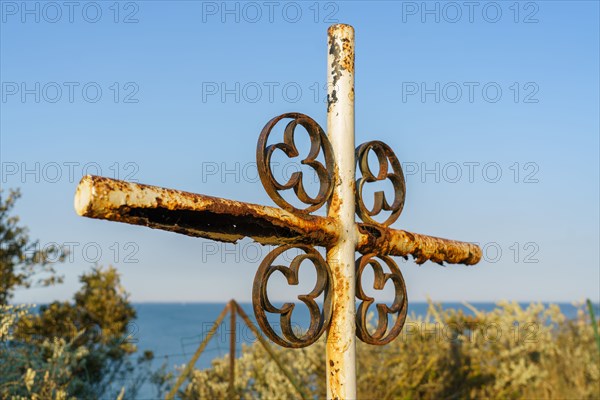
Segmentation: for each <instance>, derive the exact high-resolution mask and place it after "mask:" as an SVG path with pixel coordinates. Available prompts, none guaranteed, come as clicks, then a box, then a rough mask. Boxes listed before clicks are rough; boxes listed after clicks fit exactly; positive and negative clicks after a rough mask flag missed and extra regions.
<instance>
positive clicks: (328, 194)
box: [75, 24, 481, 399]
mask: <svg viewBox="0 0 600 400" xmlns="http://www.w3.org/2000/svg"><path fill="white" fill-rule="evenodd" d="M327 72H328V74H327V75H328V77H327V80H328V106H327V134H325V132H324V130H323V129H322V128H321V127H320V126H319V125H318V124H317V123H316V122H315V121H314V120H313V119H312V118H310V117H308V116H306V115H304V114H300V113H287V114H283V115H280V116H278V117H275V118H273V119H272V120H271V121H269V122H268V123H267V125H266V126H265V127H264V128H263V130H262V132H261V134H260V137H259V141H258V146H257V151H256V156H257V166H258V172H259V176H260V179H261V182H262V184H263V186H264V187H265V189H266V191H267V193H268V194H269V196H270V197H271V198H272V199H273V201H274V202H275V203H276V204H277V205H279V206H280V207H281V208H275V207H268V206H261V205H256V204H249V203H243V202H240V201H235V200H227V199H222V198H216V197H211V196H205V195H201V194H193V193H187V192H182V191H178V190H173V189H164V188H159V187H155V186H149V185H142V184H136V183H130V182H123V181H118V180H113V179H109V178H103V177H98V176H86V177H84V178H83V179H82V180H81V182H80V183H79V186H78V188H77V193H76V196H75V208H76V210H77V213H78V214H79V215H82V216H86V217H90V218H99V219H107V220H112V221H118V222H125V223H129V224H136V225H144V226H148V227H150V228H157V229H162V230H167V231H172V232H177V233H181V234H184V235H188V236H195V237H202V238H208V239H212V240H217V241H222V242H233V243H235V242H237V241H238V240H240V239H242V238H244V237H249V238H251V239H253V240H255V241H256V242H258V243H260V244H263V245H276V246H279V247H277V248H275V249H274V250H273V251H271V252H270V253H269V254H268V255H267V256H266V258H265V259H264V260H263V262H262V263H261V265H260V267H259V268H258V271H257V274H256V277H255V280H254V286H253V296H252V301H253V307H254V312H255V315H256V319H257V321H258V323H259V325H260V327H261V328H262V330H263V331H264V332H265V334H266V335H267V336H268V337H269V338H270V339H271V340H273V341H274V342H275V343H277V344H279V345H282V346H286V347H293V348H297V347H304V346H308V345H310V344H312V343H314V342H315V341H316V340H317V339H318V338H319V337H320V336H321V335H322V334H323V332H325V331H327V344H326V349H327V350H326V366H327V367H326V368H327V397H328V398H330V399H353V398H356V358H355V347H356V346H355V338H356V337H358V338H359V339H361V340H362V341H364V342H366V343H370V344H376V345H383V344H386V343H389V342H390V341H392V340H393V339H394V338H395V337H396V336H397V335H398V334H399V333H400V330H401V329H402V326H403V324H404V320H405V318H406V312H407V294H406V286H405V283H404V278H403V277H402V274H401V272H400V269H399V268H398V266H397V265H396V264H395V263H394V261H393V260H392V258H391V257H390V256H402V257H405V258H406V257H407V256H408V255H412V256H413V258H414V259H415V261H416V262H417V263H418V264H421V263H424V262H425V261H427V260H431V261H434V262H436V263H439V264H442V263H444V262H446V263H451V264H458V263H462V264H467V265H471V264H475V263H477V262H478V261H479V259H480V258H481V250H480V248H479V247H478V246H476V245H475V244H471V243H465V242H458V241H453V240H447V239H441V238H436V237H432V236H426V235H420V234H416V233H411V232H407V231H403V230H397V229H392V228H390V227H389V226H390V225H391V224H392V223H393V222H394V221H395V220H396V219H397V218H398V217H399V215H400V213H401V212H402V208H403V206H404V198H405V181H404V175H403V172H402V168H401V165H400V163H399V162H398V159H397V158H396V156H395V155H394V153H393V151H392V150H391V149H390V147H388V146H387V145H386V144H384V143H382V142H379V141H371V142H367V143H364V144H362V145H360V146H358V147H357V148H356V149H355V145H354V29H353V28H352V27H351V26H349V25H343V24H338V25H333V26H331V27H330V28H329V31H328V71H327ZM288 120H289V122H287V124H286V125H285V128H284V130H283V142H280V143H275V144H268V142H269V137H270V134H271V133H272V132H273V131H274V128H275V127H276V126H278V124H279V122H280V121H288ZM298 126H300V127H302V128H303V129H302V130H304V131H306V132H307V133H308V135H309V137H310V143H311V146H310V151H309V154H308V156H307V157H306V158H305V159H303V160H302V161H301V163H302V164H303V165H306V166H308V167H310V168H312V169H314V172H315V174H316V176H317V177H318V181H319V185H320V186H319V192H318V194H317V195H316V196H314V197H312V196H310V195H309V194H308V193H307V192H306V190H305V187H304V184H303V176H302V172H300V171H298V172H295V173H294V174H292V176H291V177H290V178H289V180H288V181H287V182H286V183H283V184H282V183H280V182H279V181H278V180H277V179H276V178H275V177H274V176H273V173H272V169H271V157H272V155H273V154H274V153H275V152H282V153H283V154H285V155H286V156H287V157H290V158H296V157H298V156H299V151H298V149H297V147H296V144H295V141H294V135H295V132H296V128H297V127H298ZM369 154H374V155H375V156H376V157H377V160H378V162H379V170H378V171H376V172H375V173H374V172H373V171H371V169H370V166H369V162H368V157H369ZM320 160H324V161H323V162H322V161H320ZM356 166H358V170H359V172H360V174H359V178H358V179H356V177H357V175H356ZM355 179H356V180H355ZM386 180H389V181H390V182H391V184H392V186H393V188H394V200H393V201H392V202H391V204H390V202H388V199H387V198H386V196H385V194H384V192H381V191H379V192H375V194H374V198H373V206H372V207H371V208H369V207H367V205H366V204H365V202H364V201H363V188H364V187H365V186H366V185H368V184H370V183H372V182H375V181H386ZM290 189H291V191H293V193H295V194H296V196H297V198H298V199H299V200H300V202H302V203H303V204H305V205H306V208H302V209H301V208H296V207H295V206H293V205H292V204H291V203H289V202H288V201H286V200H285V198H284V197H283V196H282V195H281V194H280V192H285V191H288V190H290ZM288 193H290V192H288ZM326 203H327V215H326V216H317V215H312V214H311V213H312V212H314V211H316V210H317V209H319V208H320V207H322V206H323V205H325V204H326ZM381 211H385V212H386V213H385V214H386V215H387V219H386V220H385V221H384V222H382V223H380V222H377V221H376V220H375V217H376V216H377V215H378V214H380V212H381ZM388 214H389V215H388ZM355 215H358V217H359V218H360V219H361V220H362V222H360V223H357V222H356V219H355ZM315 247H323V248H325V249H326V257H325V258H323V256H322V255H321V254H320V253H319V252H318V251H317V250H316V249H315ZM290 249H296V250H297V251H298V255H297V256H295V257H294V258H293V260H292V261H291V264H290V266H289V267H288V266H283V265H275V263H276V262H277V258H278V257H279V256H280V255H282V254H283V253H284V252H286V251H288V250H290ZM356 252H359V253H361V256H360V257H359V258H358V260H356V259H355V254H356ZM304 261H309V262H312V264H314V266H315V269H316V272H317V282H316V285H315V287H314V289H313V290H312V291H311V292H310V293H308V294H305V295H300V296H298V299H299V300H300V301H302V302H303V303H304V304H305V305H306V306H307V308H308V310H309V313H310V317H311V319H310V325H309V328H308V329H307V330H306V331H304V332H298V330H295V329H293V327H292V323H291V316H292V310H293V309H294V304H292V303H285V304H283V306H282V307H276V306H275V305H273V304H272V303H271V302H270V301H269V298H268V295H267V282H268V280H269V278H270V276H271V275H272V274H273V273H275V272H280V273H282V274H283V275H284V276H285V277H286V278H287V282H288V283H289V284H290V285H297V284H298V270H299V268H300V264H301V263H303V262H304ZM367 267H370V268H372V270H373V272H374V277H375V280H374V286H373V288H374V289H376V290H382V289H383V288H384V286H385V284H386V283H387V282H388V281H391V282H392V283H393V285H394V289H395V298H394V300H393V302H392V304H391V305H389V306H388V305H387V304H383V303H377V304H376V310H377V324H376V327H375V329H373V328H369V327H368V326H367V311H368V310H369V307H370V306H371V305H372V304H373V303H374V302H375V299H374V298H372V297H370V296H368V295H367V294H366V293H365V291H364V290H363V288H362V284H361V282H362V274H363V271H364V270H365V269H366V268H367ZM384 267H386V269H388V270H389V272H384ZM317 298H322V304H321V305H319V303H318V302H317V301H316V300H317ZM356 299H358V300H359V301H360V304H359V305H358V308H357V307H356ZM267 313H274V314H279V315H280V322H281V332H280V333H278V332H277V331H276V330H275V329H274V328H273V327H272V326H271V325H270V323H269V321H268V320H267V317H266V314H267ZM389 321H392V324H391V326H389V325H390V324H389Z"/></svg>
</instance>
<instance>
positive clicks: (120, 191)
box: [75, 176, 481, 311]
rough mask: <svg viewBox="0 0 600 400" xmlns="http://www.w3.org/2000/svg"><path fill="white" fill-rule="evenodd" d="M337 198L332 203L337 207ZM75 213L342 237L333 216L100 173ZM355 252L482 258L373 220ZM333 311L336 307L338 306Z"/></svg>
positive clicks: (200, 232)
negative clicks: (125, 180) (120, 178)
mask: <svg viewBox="0 0 600 400" xmlns="http://www.w3.org/2000/svg"><path fill="white" fill-rule="evenodd" d="M339 206H340V204H339V202H337V201H336V202H331V204H330V207H334V208H336V209H339ZM75 208H76V210H77V213H78V214H79V215H82V216H86V217H89V218H98V219H106V220H111V221H118V222H125V223H129V224H134V225H143V226H148V227H150V228H154V229H162V230H167V231H171V232H177V233H181V234H184V235H187V236H194V237H203V238H207V239H213V240H219V241H225V242H232V243H235V242H237V241H238V240H240V239H242V238H244V237H250V238H252V239H253V240H255V241H256V242H258V243H261V244H265V245H275V244H288V243H295V244H312V245H316V246H323V247H328V246H330V245H331V244H333V243H335V242H336V241H337V238H338V226H337V223H336V221H334V220H333V219H332V218H330V217H320V216H313V215H295V214H292V213H289V212H287V211H285V210H281V209H278V208H274V207H267V206H260V205H256V204H250V203H243V202H239V201H234V200H227V199H220V198H216V197H212V196H205V195H201V194H194V193H188V192H183V191H179V190H173V189H163V188H160V187H156V186H150V185H142V184H137V183H130V182H123V181H118V180H115V179H110V178H103V177H99V176H86V177H84V178H83V179H82V180H81V182H80V184H79V186H78V188H77V194H76V196H75ZM357 229H358V238H359V240H358V245H357V251H358V252H360V253H362V254H368V253H376V254H382V255H385V254H389V255H392V256H401V257H407V256H408V255H412V256H413V257H414V258H415V261H416V262H417V263H418V264H422V263H424V262H425V261H427V260H431V261H433V262H436V263H439V264H442V263H444V262H445V263H448V264H467V265H473V264H476V263H477V262H479V260H480V259H481V249H480V248H479V246H477V245H475V244H472V243H466V242H459V241H455V240H448V239H441V238H437V237H433V236H427V235H420V234H416V233H411V232H407V231H402V230H396V229H391V228H387V227H384V226H381V225H374V224H357ZM334 311H335V310H334Z"/></svg>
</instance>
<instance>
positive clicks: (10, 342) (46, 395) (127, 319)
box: [0, 191, 156, 400]
mask: <svg viewBox="0 0 600 400" xmlns="http://www.w3.org/2000/svg"><path fill="white" fill-rule="evenodd" d="M1 195H2V193H1V192H0V238H1V239H2V246H1V247H0V322H1V326H0V398H2V399H4V398H15V399H21V398H28V399H29V398H31V399H44V400H46V399H65V398H85V399H95V398H101V397H108V398H117V397H119V398H133V397H134V396H135V393H136V391H137V389H138V388H139V386H140V384H141V383H142V382H143V381H144V380H145V379H148V378H151V379H156V377H154V376H153V375H152V373H151V371H150V370H149V361H150V360H151V359H152V353H151V352H146V353H144V355H143V356H142V357H140V358H139V359H138V360H136V361H132V357H130V355H131V354H133V353H134V352H135V351H136V348H135V346H134V345H133V344H132V343H130V341H129V337H128V328H129V326H130V324H131V323H132V321H133V320H134V319H135V310H134V308H133V307H132V306H131V304H130V303H129V298H128V294H127V293H126V292H125V290H124V288H123V287H122V286H121V284H120V280H119V275H118V273H117V271H116V270H115V269H114V268H112V267H109V268H100V267H94V268H92V270H91V271H90V272H88V273H85V274H83V275H82V276H81V277H80V281H81V284H82V286H81V288H80V290H79V291H78V292H77V293H75V295H74V298H73V301H72V302H68V301H67V302H58V301H56V302H53V303H51V304H49V305H44V306H41V307H40V308H39V310H37V311H36V312H32V310H31V309H30V308H28V307H25V306H11V305H9V304H7V303H8V300H9V299H10V298H11V297H12V295H13V293H14V291H15V290H16V289H18V288H28V287H30V286H31V284H32V282H34V279H35V278H37V277H38V276H39V275H40V274H42V275H44V277H43V278H41V279H39V280H38V282H39V283H41V284H42V285H51V284H55V283H57V282H60V278H58V277H57V275H56V272H55V270H54V264H53V263H51V262H50V261H49V260H55V262H61V261H63V260H64V256H65V254H64V252H62V249H58V248H51V249H49V250H46V251H44V250H40V249H39V242H38V241H32V240H30V239H29V236H28V234H27V229H26V228H24V227H22V226H19V224H18V223H19V219H18V217H16V216H12V215H11V210H12V208H13V207H14V204H15V201H16V199H17V198H18V197H19V193H18V192H15V191H11V192H10V194H9V195H8V197H7V198H6V199H4V200H3V198H2V197H1ZM58 252H60V253H61V254H58ZM136 370H137V371H136ZM134 372H137V373H134Z"/></svg>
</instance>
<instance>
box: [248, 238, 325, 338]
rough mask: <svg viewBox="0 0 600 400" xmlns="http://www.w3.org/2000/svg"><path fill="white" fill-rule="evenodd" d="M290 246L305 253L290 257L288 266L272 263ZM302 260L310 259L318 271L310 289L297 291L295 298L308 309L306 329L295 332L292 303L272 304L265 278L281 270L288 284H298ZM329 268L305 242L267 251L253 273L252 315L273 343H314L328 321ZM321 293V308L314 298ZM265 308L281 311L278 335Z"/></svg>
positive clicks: (278, 312) (274, 311)
mask: <svg viewBox="0 0 600 400" xmlns="http://www.w3.org/2000/svg"><path fill="white" fill-rule="evenodd" d="M290 249H300V250H302V251H303V252H304V254H299V255H297V256H296V257H294V259H293V260H292V262H291V264H290V266H289V267H285V266H283V265H273V262H274V261H275V259H276V258H277V257H278V256H280V255H281V254H283V253H284V252H286V251H287V250H290ZM304 260H310V261H311V262H312V263H313V265H314V266H315V269H316V271H317V283H316V284H315V287H314V288H313V290H312V291H311V292H310V293H309V294H306V295H299V296H298V300H300V301H302V302H303V303H304V304H306V306H307V307H308V311H309V313H310V326H309V328H308V330H307V331H306V332H305V333H304V334H302V335H300V336H298V335H297V334H296V332H294V330H293V329H292V311H293V310H294V307H295V304H294V303H285V304H283V306H281V308H277V307H275V306H274V305H273V304H272V303H271V302H270V301H269V298H268V295H267V282H268V280H269V278H270V277H271V275H272V274H273V273H274V272H275V271H279V272H281V273H282V274H283V275H284V276H285V277H286V279H287V282H288V284H290V285H297V284H298V270H299V268H300V264H301V263H302V262H303V261H304ZM331 281H332V279H331V271H330V270H329V266H328V265H327V262H326V261H325V260H324V259H323V257H322V256H321V255H320V254H319V253H318V252H317V250H315V249H314V248H313V247H310V246H304V245H286V246H280V247H278V248H276V249H275V250H273V251H272V252H270V253H269V254H268V255H267V256H266V257H265V259H264V260H263V262H262V263H261V264H260V267H259V268H258V271H257V273H256V276H255V277H254V286H253V288H252V305H253V307H254V315H255V316H256V321H257V322H258V325H259V326H260V327H261V328H262V330H263V332H264V333H265V334H266V335H267V336H268V337H269V338H270V339H271V340H272V341H273V342H275V343H277V344H278V345H280V346H284V347H292V348H298V347H306V346H309V345H311V344H312V343H314V342H315V341H316V340H317V339H318V338H319V337H320V336H321V335H322V334H323V331H324V330H325V329H326V328H327V326H328V325H329V321H330V319H331V302H332V298H331V292H330V290H329V287H330V284H331ZM322 293H324V299H323V311H322V312H321V310H320V309H319V305H318V304H317V302H316V301H315V299H316V298H317V297H319V296H320V295H321V294H322ZM265 311H266V312H268V313H274V314H280V323H281V333H282V335H283V337H281V336H279V335H278V334H277V333H276V332H275V330H274V329H273V328H272V327H271V325H270V324H269V321H268V320H267V316H266V314H265Z"/></svg>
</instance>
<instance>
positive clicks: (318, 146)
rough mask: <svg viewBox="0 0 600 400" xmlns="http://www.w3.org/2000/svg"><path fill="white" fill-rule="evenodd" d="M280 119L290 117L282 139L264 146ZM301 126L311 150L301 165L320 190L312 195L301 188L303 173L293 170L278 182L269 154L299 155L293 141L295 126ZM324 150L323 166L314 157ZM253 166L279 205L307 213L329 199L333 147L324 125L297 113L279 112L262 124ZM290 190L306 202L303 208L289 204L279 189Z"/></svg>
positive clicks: (291, 156)
mask: <svg viewBox="0 0 600 400" xmlns="http://www.w3.org/2000/svg"><path fill="white" fill-rule="evenodd" d="M283 119H291V120H292V121H290V122H288V124H287V125H286V127H285V130H284V133H283V142H281V143H276V144H271V145H267V142H268V139H269V135H270V134H271V132H272V130H273V128H274V127H275V126H276V125H277V123H278V122H280V121H281V120H283ZM298 125H300V126H302V127H303V128H304V129H305V130H306V132H308V135H309V137H310V151H309V154H308V156H307V157H306V158H305V159H303V160H302V161H301V163H302V164H304V165H308V166H310V167H311V168H312V169H313V170H314V171H315V173H316V174H317V176H318V178H319V192H318V194H317V195H316V196H315V197H311V196H309V195H308V194H307V193H306V191H305V190H304V184H303V182H302V178H303V174H302V172H301V171H296V172H294V173H293V174H292V175H291V176H290V178H289V180H288V181H287V182H286V183H280V182H278V181H277V179H275V177H274V176H273V171H272V170H271V157H272V155H273V153H274V152H275V151H276V150H280V151H282V152H284V153H285V155H286V156H288V157H289V158H293V157H298V155H299V153H298V149H297V148H296V143H295V141H294V134H295V131H296V127H298ZM321 151H322V152H323V156H324V158H325V165H323V164H322V163H321V162H320V161H318V160H317V157H318V156H319V154H320V153H321ZM256 165H257V168H258V175H259V177H260V180H261V182H262V184H263V187H264V188H265V190H266V191H267V193H268V194H269V196H270V197H271V199H272V200H273V201H274V202H275V203H276V204H277V205H278V206H279V207H281V208H283V209H285V210H287V211H290V212H295V213H300V214H309V213H311V212H313V211H316V210H318V209H319V208H321V206H323V204H325V202H327V200H329V198H330V197H331V193H332V191H333V182H332V178H331V177H332V176H333V165H334V164H333V150H332V149H331V144H330V143H329V140H328V139H327V135H325V132H324V131H323V128H321V126H320V125H319V124H318V123H317V122H316V121H315V120H314V119H312V118H310V117H309V116H307V115H304V114H300V113H286V114H282V115H279V116H277V117H275V118H273V119H272V120H270V121H269V122H267V124H266V125H265V127H264V128H263V130H262V132H261V133H260V136H259V139H258V145H257V148H256ZM288 189H293V190H294V193H296V196H298V199H299V200H300V201H301V202H302V203H304V204H307V205H308V207H307V208H305V209H299V208H296V207H294V206H293V205H291V204H290V203H288V202H287V201H286V200H285V199H284V198H283V197H282V196H281V195H280V194H279V191H282V190H288Z"/></svg>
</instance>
